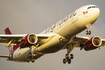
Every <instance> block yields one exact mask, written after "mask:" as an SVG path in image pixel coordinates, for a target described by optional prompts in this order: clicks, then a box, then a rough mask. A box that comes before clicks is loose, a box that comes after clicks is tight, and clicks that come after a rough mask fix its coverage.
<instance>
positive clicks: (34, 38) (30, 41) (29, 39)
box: [20, 34, 38, 48]
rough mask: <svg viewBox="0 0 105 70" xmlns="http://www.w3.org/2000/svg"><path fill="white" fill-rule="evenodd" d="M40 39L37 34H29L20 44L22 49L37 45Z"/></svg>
mask: <svg viewBox="0 0 105 70" xmlns="http://www.w3.org/2000/svg"><path fill="white" fill-rule="evenodd" d="M37 41H38V38H37V36H36V35H35V34H28V35H26V36H25V37H23V39H22V40H21V42H20V47H21V48H24V47H29V46H32V45H34V44H35V43H37Z"/></svg>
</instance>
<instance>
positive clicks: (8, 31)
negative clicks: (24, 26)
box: [5, 27, 12, 35]
mask: <svg viewBox="0 0 105 70" xmlns="http://www.w3.org/2000/svg"><path fill="white" fill-rule="evenodd" d="M5 34H10V35H12V33H11V31H10V29H9V27H7V28H6V29H5Z"/></svg>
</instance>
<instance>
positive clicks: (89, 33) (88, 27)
mask: <svg viewBox="0 0 105 70" xmlns="http://www.w3.org/2000/svg"><path fill="white" fill-rule="evenodd" d="M85 27H86V29H87V30H86V35H91V31H90V30H89V29H90V27H91V25H90V24H87V25H85Z"/></svg>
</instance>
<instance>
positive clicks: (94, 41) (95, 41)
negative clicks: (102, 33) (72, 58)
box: [84, 36, 102, 51]
mask: <svg viewBox="0 0 105 70" xmlns="http://www.w3.org/2000/svg"><path fill="white" fill-rule="evenodd" d="M101 44H102V40H101V38H100V37H98V36H94V37H92V38H90V40H88V41H87V42H86V44H85V47H84V49H85V50H86V51H89V50H93V49H96V48H98V47H100V46H101Z"/></svg>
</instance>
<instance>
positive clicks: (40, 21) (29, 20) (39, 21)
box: [0, 0, 105, 70]
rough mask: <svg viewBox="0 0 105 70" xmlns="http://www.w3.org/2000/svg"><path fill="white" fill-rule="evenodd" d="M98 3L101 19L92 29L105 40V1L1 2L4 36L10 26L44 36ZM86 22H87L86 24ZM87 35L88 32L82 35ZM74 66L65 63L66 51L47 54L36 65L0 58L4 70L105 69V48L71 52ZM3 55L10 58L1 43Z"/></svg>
mask: <svg viewBox="0 0 105 70" xmlns="http://www.w3.org/2000/svg"><path fill="white" fill-rule="evenodd" d="M89 4H95V5H97V6H98V7H99V8H100V16H99V18H98V20H97V21H96V22H95V24H94V25H93V26H92V27H91V31H92V34H91V36H89V37H92V36H100V37H101V38H104V39H105V0H0V34H4V29H5V28H6V27H9V28H10V30H11V32H12V33H13V34H28V33H36V34H38V33H40V32H42V31H43V30H45V29H46V28H48V27H49V26H51V25H53V24H55V23H56V22H58V21H59V20H60V19H62V18H64V17H65V16H66V15H69V14H70V13H72V12H73V11H75V10H76V9H78V8H80V7H81V6H84V5H89ZM84 22H85V21H84ZM79 35H80V36H86V35H85V31H83V32H82V33H80V34H79ZM71 53H72V54H74V59H73V60H72V63H71V64H63V62H62V60H63V58H64V57H65V54H66V50H61V51H59V52H57V53H53V54H47V55H44V56H42V57H41V58H39V59H37V60H36V61H35V63H31V62H30V63H17V62H11V61H7V60H6V59H4V58H0V70H105V47H103V48H102V49H101V50H99V49H96V50H92V51H88V52H87V51H84V50H82V51H80V48H74V50H73V51H72V52H71ZM0 54H1V55H8V54H9V52H8V49H7V48H6V45H1V44H0Z"/></svg>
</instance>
